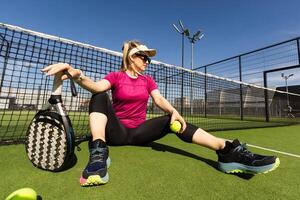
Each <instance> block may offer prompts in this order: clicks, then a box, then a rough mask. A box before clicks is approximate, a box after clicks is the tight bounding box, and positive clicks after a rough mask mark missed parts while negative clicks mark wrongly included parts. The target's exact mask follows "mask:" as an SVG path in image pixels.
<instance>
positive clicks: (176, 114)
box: [170, 109, 186, 133]
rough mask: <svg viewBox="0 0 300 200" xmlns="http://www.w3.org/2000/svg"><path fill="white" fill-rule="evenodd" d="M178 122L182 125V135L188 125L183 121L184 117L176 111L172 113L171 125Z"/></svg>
mask: <svg viewBox="0 0 300 200" xmlns="http://www.w3.org/2000/svg"><path fill="white" fill-rule="evenodd" d="M176 120H178V121H179V122H180V123H181V129H180V131H179V133H182V132H183V131H184V130H185V129H186V123H185V121H184V119H183V117H182V116H181V115H180V114H179V113H178V112H177V110H175V109H174V111H173V112H172V115H171V122H170V123H171V124H172V123H173V122H174V121H176Z"/></svg>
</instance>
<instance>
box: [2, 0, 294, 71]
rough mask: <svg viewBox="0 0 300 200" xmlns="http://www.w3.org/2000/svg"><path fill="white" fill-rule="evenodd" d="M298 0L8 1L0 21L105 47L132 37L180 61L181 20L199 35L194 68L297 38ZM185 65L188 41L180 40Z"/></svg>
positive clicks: (161, 58)
mask: <svg viewBox="0 0 300 200" xmlns="http://www.w3.org/2000/svg"><path fill="white" fill-rule="evenodd" d="M299 8H300V1H299V0H298V1H297V0H285V1H277V0H260V1H259V0H251V1H250V0H223V1H222V0H210V1H209V0H207V1H204V0H185V1H167V0H166V1H163V0H152V1H144V0H140V1H136V0H127V1H125V0H110V1H106V0H105V1H104V0H103V1H101V0H85V1H82V0H51V1H50V0H48V1H46V0H26V1H24V0H10V1H2V2H1V12H0V22H3V23H8V24H12V25H17V26H21V27H24V28H28V29H31V30H34V31H39V32H43V33H47V34H51V35H55V36H59V37H64V38H68V39H72V40H76V41H80V42H84V43H88V44H92V45H95V46H99V47H104V48H107V49H111V50H115V51H120V50H121V46H122V43H123V42H124V41H126V40H130V39H138V40H141V41H142V42H144V43H145V44H146V45H147V46H149V47H152V48H156V49H157V50H158V54H157V56H156V57H155V58H154V59H155V60H159V61H162V62H165V63H169V64H174V65H181V37H180V35H179V34H178V33H176V32H175V31H174V29H173V27H172V24H173V23H175V24H176V25H178V20H179V19H181V20H182V21H183V23H184V25H185V26H186V27H187V28H189V29H190V32H191V33H195V32H196V31H197V30H198V29H201V30H203V32H204V34H205V36H204V37H203V38H202V39H201V40H200V41H198V42H197V43H196V45H195V61H194V63H195V66H200V65H204V64H208V63H211V62H213V61H218V60H221V59H224V58H227V57H231V56H235V55H237V54H240V53H244V52H247V51H250V50H254V49H257V48H260V47H263V46H267V45H270V44H273V43H277V42H280V41H284V40H288V39H291V38H294V37H298V36H300V12H299ZM185 44H186V45H185V47H186V48H185V52H186V54H185V55H186V57H185V65H186V66H187V65H189V64H190V44H189V43H188V41H187V40H186V41H185Z"/></svg>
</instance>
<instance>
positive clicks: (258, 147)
mask: <svg viewBox="0 0 300 200" xmlns="http://www.w3.org/2000/svg"><path fill="white" fill-rule="evenodd" d="M247 146H249V147H254V148H257V149H263V150H266V151H272V152H275V153H280V154H284V155H287V156H292V157H296V158H300V155H297V154H292V153H287V152H284V151H277V150H274V149H268V148H265V147H260V146H256V145H252V144H247Z"/></svg>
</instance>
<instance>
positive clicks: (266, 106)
mask: <svg viewBox="0 0 300 200" xmlns="http://www.w3.org/2000/svg"><path fill="white" fill-rule="evenodd" d="M267 86H268V85H267V73H266V72H264V87H265V88H267ZM264 93H265V115H266V122H269V121H270V118H269V97H268V91H267V90H266V89H265V90H264Z"/></svg>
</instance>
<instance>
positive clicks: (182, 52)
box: [173, 20, 189, 115]
mask: <svg viewBox="0 0 300 200" xmlns="http://www.w3.org/2000/svg"><path fill="white" fill-rule="evenodd" d="M179 25H180V28H181V30H179V28H178V27H177V26H176V25H175V24H173V27H174V28H175V30H176V31H177V32H178V33H179V34H181V67H182V68H184V36H187V37H189V30H188V29H185V28H184V26H183V23H182V21H181V20H179ZM183 78H184V71H183V70H182V76H181V108H180V114H181V115H183V103H184V102H183V89H184V88H183Z"/></svg>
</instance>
